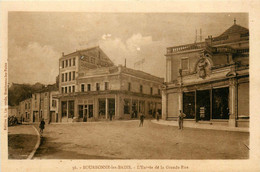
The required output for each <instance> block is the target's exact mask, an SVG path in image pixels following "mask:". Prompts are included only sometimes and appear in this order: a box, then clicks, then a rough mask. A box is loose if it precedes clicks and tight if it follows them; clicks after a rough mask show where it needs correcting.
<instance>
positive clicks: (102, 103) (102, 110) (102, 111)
mask: <svg viewBox="0 0 260 172" xmlns="http://www.w3.org/2000/svg"><path fill="white" fill-rule="evenodd" d="M98 112H99V115H100V116H105V115H106V100H105V99H98Z"/></svg>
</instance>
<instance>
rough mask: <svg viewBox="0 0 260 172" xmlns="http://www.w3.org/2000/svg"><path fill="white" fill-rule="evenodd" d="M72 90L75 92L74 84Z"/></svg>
mask: <svg viewBox="0 0 260 172" xmlns="http://www.w3.org/2000/svg"><path fill="white" fill-rule="evenodd" d="M72 92H73V93H74V92H75V86H74V85H73V86H72Z"/></svg>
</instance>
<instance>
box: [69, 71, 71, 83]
mask: <svg viewBox="0 0 260 172" xmlns="http://www.w3.org/2000/svg"><path fill="white" fill-rule="evenodd" d="M69 81H71V72H70V73H69Z"/></svg>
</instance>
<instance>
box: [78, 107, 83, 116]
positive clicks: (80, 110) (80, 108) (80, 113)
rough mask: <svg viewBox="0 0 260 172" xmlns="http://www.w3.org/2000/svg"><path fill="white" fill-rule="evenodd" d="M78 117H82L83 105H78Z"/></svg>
mask: <svg viewBox="0 0 260 172" xmlns="http://www.w3.org/2000/svg"><path fill="white" fill-rule="evenodd" d="M78 107H79V118H83V105H79V106H78Z"/></svg>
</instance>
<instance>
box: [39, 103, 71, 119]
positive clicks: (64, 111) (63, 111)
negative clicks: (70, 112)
mask: <svg viewBox="0 0 260 172" xmlns="http://www.w3.org/2000/svg"><path fill="white" fill-rule="evenodd" d="M41 113H42V112H41ZM61 115H62V117H66V116H67V102H65V101H64V102H63V101H62V102H61Z"/></svg>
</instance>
